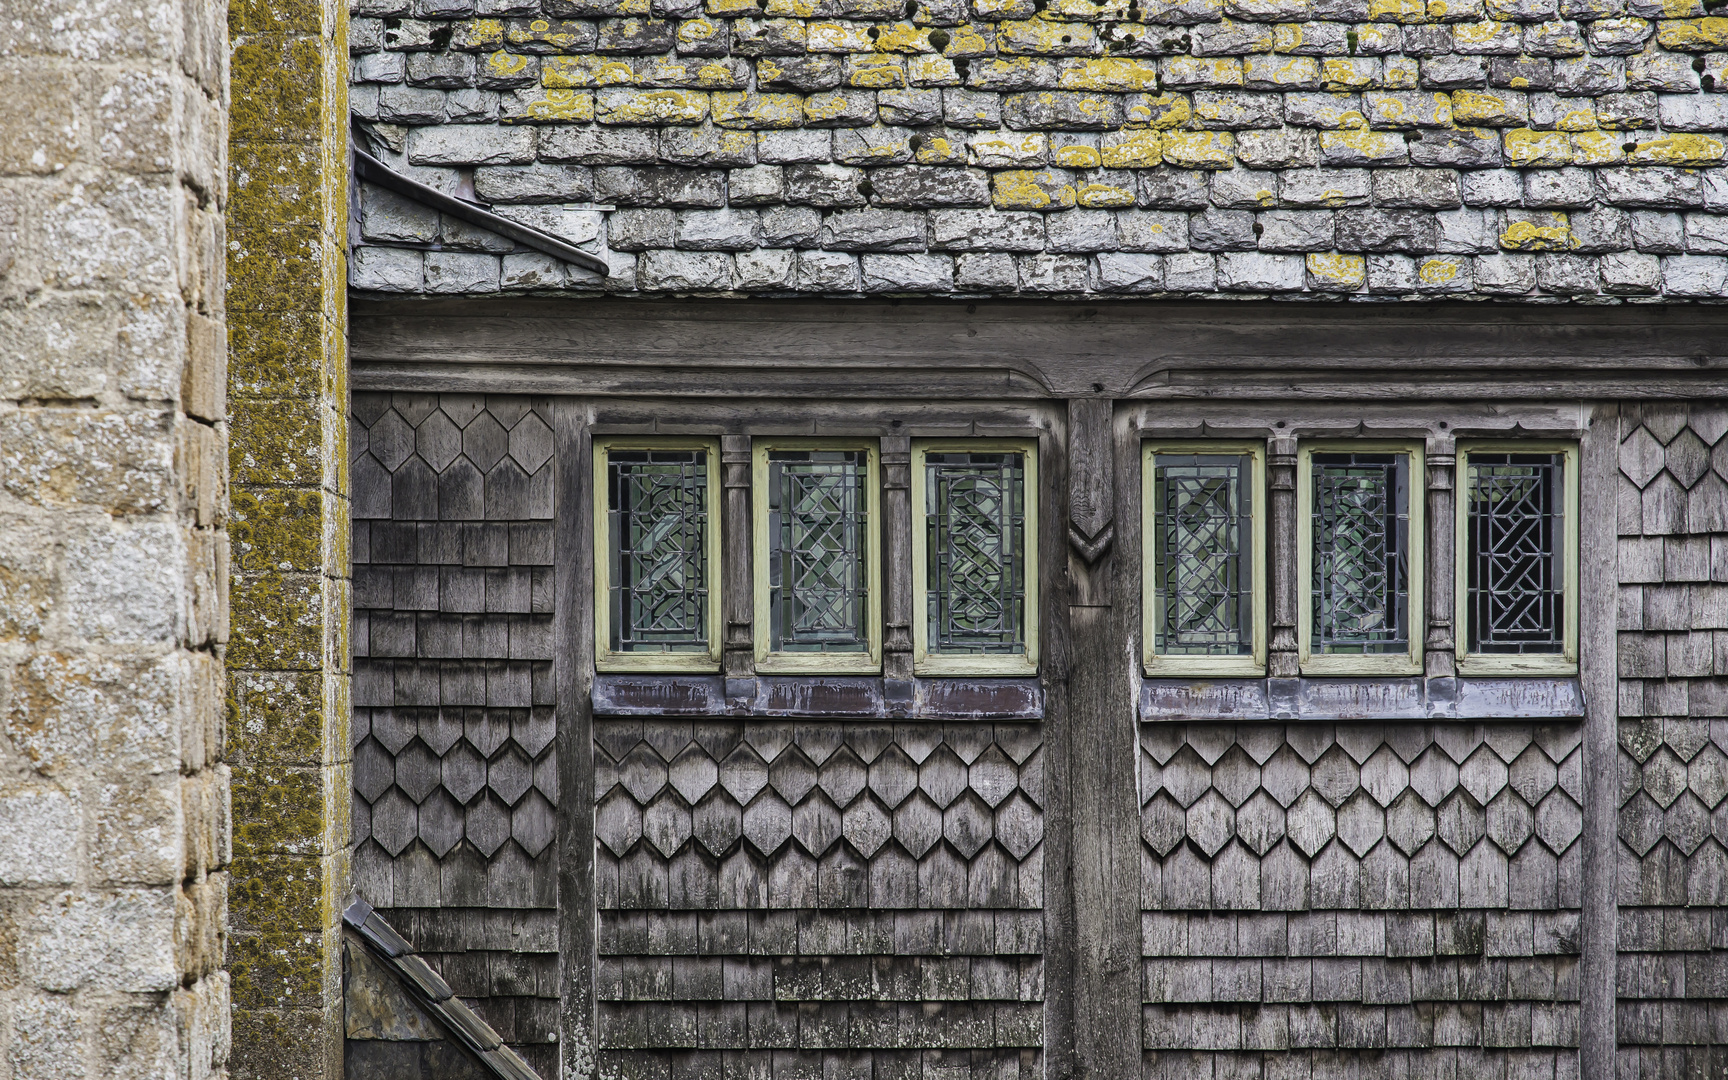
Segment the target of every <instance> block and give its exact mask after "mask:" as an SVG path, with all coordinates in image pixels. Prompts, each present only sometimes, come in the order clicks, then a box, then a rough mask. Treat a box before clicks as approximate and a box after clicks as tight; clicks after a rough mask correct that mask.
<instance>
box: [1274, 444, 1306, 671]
mask: <svg viewBox="0 0 1728 1080" xmlns="http://www.w3.org/2000/svg"><path fill="white" fill-rule="evenodd" d="M1266 460H1267V464H1268V466H1269V467H1268V469H1267V475H1268V480H1269V486H1270V487H1271V489H1272V490H1271V492H1270V503H1269V505H1270V509H1271V511H1272V521H1271V527H1272V536H1271V541H1272V542H1271V545H1270V547H1271V551H1272V567H1271V570H1272V637H1271V641H1270V642H1269V643H1268V645H1267V656H1266V673H1267V674H1268V675H1270V676H1272V677H1273V678H1277V679H1289V678H1295V677H1296V676H1297V675H1299V674H1301V670H1302V669H1301V663H1302V656H1301V646H1300V644H1299V643H1298V641H1297V639H1296V603H1297V597H1299V596H1300V595H1301V594H1302V590H1301V585H1302V583H1301V582H1299V581H1297V580H1296V515H1297V514H1299V513H1304V512H1305V508H1303V507H1299V506H1297V505H1296V438H1295V436H1292V435H1276V436H1273V437H1272V438H1271V439H1269V440H1268V441H1267V454H1266Z"/></svg>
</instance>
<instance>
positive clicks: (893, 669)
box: [882, 435, 919, 703]
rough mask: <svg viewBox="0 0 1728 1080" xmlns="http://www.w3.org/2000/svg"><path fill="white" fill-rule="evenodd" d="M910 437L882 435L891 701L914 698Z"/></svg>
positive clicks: (886, 660) (885, 643) (885, 670)
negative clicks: (895, 690) (893, 689)
mask: <svg viewBox="0 0 1728 1080" xmlns="http://www.w3.org/2000/svg"><path fill="white" fill-rule="evenodd" d="M916 520H917V519H916V517H915V514H914V507H913V506H912V440H911V439H910V438H909V437H907V436H905V435H887V436H884V437H883V439H882V591H883V595H882V624H883V626H882V631H883V638H882V677H883V680H884V681H885V682H886V683H887V684H888V686H889V687H894V688H896V689H900V688H903V689H904V694H895V693H890V694H889V697H890V700H899V701H905V702H908V703H909V702H910V700H911V686H910V680H911V678H912V620H913V619H915V618H918V617H919V613H918V612H915V611H913V610H912V574H913V569H914V568H913V566H912V529H913V527H914V522H915V521H916Z"/></svg>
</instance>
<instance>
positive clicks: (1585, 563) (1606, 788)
mask: <svg viewBox="0 0 1728 1080" xmlns="http://www.w3.org/2000/svg"><path fill="white" fill-rule="evenodd" d="M1623 422H1624V421H1623V419H1622V417H1621V416H1620V412H1619V407H1618V406H1615V405H1612V404H1608V405H1597V406H1595V407H1594V408H1593V409H1592V414H1591V417H1590V426H1589V428H1588V429H1586V431H1585V432H1584V437H1583V439H1582V440H1580V446H1579V448H1578V456H1579V459H1580V461H1579V466H1580V467H1579V478H1578V479H1579V486H1580V490H1579V499H1578V502H1579V505H1580V506H1584V507H1589V508H1590V509H1589V510H1587V511H1586V512H1585V513H1584V514H1583V516H1582V520H1580V521H1579V522H1578V586H1579V588H1578V592H1579V596H1578V615H1579V618H1578V674H1579V677H1580V680H1581V681H1582V682H1583V684H1584V710H1585V712H1584V741H1583V746H1584V834H1583V836H1582V837H1580V838H1579V839H1580V841H1581V842H1582V843H1583V845H1584V888H1583V907H1584V910H1583V915H1582V920H1581V921H1582V922H1583V939H1584V940H1583V952H1584V955H1583V957H1582V958H1581V962H1580V964H1579V967H1580V972H1579V984H1580V985H1579V993H1578V996H1579V1005H1580V1010H1579V1011H1580V1014H1581V1016H1580V1023H1579V1032H1578V1034H1579V1047H1578V1056H1579V1074H1580V1075H1582V1076H1586V1077H1597V1076H1602V1077H1608V1076H1613V1075H1614V1068H1615V1057H1616V1051H1617V1048H1618V1034H1617V1028H1616V1025H1617V1023H1618V1013H1617V1009H1616V1004H1617V993H1618V990H1617V977H1618V976H1617V967H1618V962H1619V961H1618V956H1619V949H1620V936H1619V935H1620V909H1619V907H1618V898H1617V896H1616V888H1617V886H1618V882H1617V875H1618V860H1619V853H1620V850H1621V848H1620V840H1619V837H1618V836H1617V834H1616V833H1617V829H1618V826H1619V820H1620V815H1619V811H1618V807H1619V798H1620V786H1619V771H1618V770H1619V755H1620V750H1619V711H1620V710H1619V705H1620V682H1619V659H1618V646H1619V642H1618V634H1617V629H1618V616H1619V596H1620V590H1619V563H1618V558H1619V554H1618V552H1619V534H1618V521H1617V520H1616V517H1615V514H1614V512H1613V507H1614V505H1615V499H1616V497H1617V493H1618V490H1619V484H1620V426H1621V424H1622V423H1623Z"/></svg>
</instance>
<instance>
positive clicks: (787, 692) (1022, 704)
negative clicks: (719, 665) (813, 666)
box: [592, 674, 1044, 720]
mask: <svg viewBox="0 0 1728 1080" xmlns="http://www.w3.org/2000/svg"><path fill="white" fill-rule="evenodd" d="M592 701H593V707H594V713H595V715H597V716H663V717H665V716H712V717H764V718H772V717H787V718H817V719H832V720H1042V719H1043V718H1044V693H1043V691H1042V690H1041V689H1039V686H1038V680H1037V679H1035V678H1026V679H1011V678H986V677H975V678H944V679H926V678H916V679H884V678H881V677H872V676H844V675H834V676H814V675H802V676H773V675H758V676H755V677H754V678H743V679H728V678H724V677H722V676H719V675H660V676H643V675H627V674H603V675H597V676H595V679H594V690H593V694H592Z"/></svg>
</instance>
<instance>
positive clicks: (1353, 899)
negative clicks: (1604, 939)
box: [1140, 723, 1583, 1078]
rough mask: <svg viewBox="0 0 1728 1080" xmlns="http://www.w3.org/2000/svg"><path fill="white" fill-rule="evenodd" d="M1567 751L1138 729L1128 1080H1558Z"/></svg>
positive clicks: (1567, 1021) (1445, 729)
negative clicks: (1136, 892) (1136, 1071)
mask: <svg viewBox="0 0 1728 1080" xmlns="http://www.w3.org/2000/svg"><path fill="white" fill-rule="evenodd" d="M1580 739H1581V731H1580V728H1579V725H1578V724H1576V723H1565V724H1556V725H1531V724H1528V723H1523V724H1519V723H1490V724H1469V723H1441V724H1433V725H1423V724H1391V725H1387V724H1348V725H1347V724H1338V725H1329V724H1291V725H1287V726H1279V725H1266V724H1255V725H1242V726H1239V727H1231V726H1220V725H1173V724H1149V725H1145V726H1143V728H1142V731H1141V740H1140V742H1141V759H1140V764H1141V777H1142V780H1141V792H1140V794H1141V798H1142V799H1143V800H1144V802H1143V805H1142V809H1141V836H1142V840H1143V841H1144V847H1143V848H1142V865H1143V871H1142V887H1141V897H1142V903H1143V906H1144V908H1145V911H1144V914H1143V916H1142V920H1143V921H1142V927H1143V939H1144V940H1143V952H1144V954H1145V957H1146V959H1145V974H1144V979H1143V997H1144V1001H1145V1007H1144V1019H1143V1035H1144V1045H1145V1065H1146V1076H1147V1077H1148V1078H1151V1077H1159V1078H1163V1077H1170V1078H1176V1077H1194V1076H1202V1077H1210V1076H1239V1075H1252V1076H1261V1075H1262V1067H1264V1069H1265V1070H1267V1071H1266V1073H1265V1075H1299V1076H1308V1075H1309V1070H1310V1069H1312V1071H1313V1075H1315V1076H1320V1075H1328V1076H1331V1075H1363V1076H1405V1075H1415V1076H1448V1077H1450V1076H1454V1075H1456V1076H1466V1075H1468V1076H1472V1077H1496V1078H1499V1077H1503V1076H1507V1075H1513V1076H1526V1075H1529V1076H1543V1077H1553V1076H1556V1075H1559V1076H1576V1075H1577V1073H1576V1066H1577V1056H1576V1051H1575V1050H1573V1049H1571V1048H1573V1047H1576V1046H1577V1045H1578V1035H1579V1033H1578V1019H1579V1006H1578V1000H1579V986H1578V970H1579V964H1578V957H1579V952H1580V940H1579V910H1578V909H1579V896H1580V883H1581V880H1582V861H1583V860H1582V845H1580V844H1579V843H1578V842H1577V841H1578V838H1579V835H1580V832H1581V831H1582V823H1583V812H1582V810H1581V804H1582V802H1583V790H1582V788H1583V778H1582V774H1581V770H1580V766H1581V763H1582V756H1583V755H1582V752H1581V750H1580ZM1556 1067H1560V1068H1561V1070H1562V1071H1560V1072H1559V1073H1558V1074H1556V1072H1555V1071H1554V1070H1555V1068H1556ZM1276 1069H1284V1070H1289V1069H1296V1070H1297V1071H1296V1072H1288V1073H1286V1072H1275V1071H1274V1070H1276ZM1567 1069H1570V1070H1572V1071H1565V1070H1567ZM1352 1070H1354V1071H1352Z"/></svg>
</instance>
